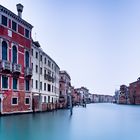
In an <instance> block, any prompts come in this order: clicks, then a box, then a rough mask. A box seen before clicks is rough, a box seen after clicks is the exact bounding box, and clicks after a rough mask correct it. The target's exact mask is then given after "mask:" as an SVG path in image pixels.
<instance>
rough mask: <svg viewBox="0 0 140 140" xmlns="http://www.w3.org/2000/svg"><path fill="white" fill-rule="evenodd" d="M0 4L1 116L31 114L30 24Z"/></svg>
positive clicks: (18, 6)
mask: <svg viewBox="0 0 140 140" xmlns="http://www.w3.org/2000/svg"><path fill="white" fill-rule="evenodd" d="M22 10H23V6H22V5H21V4H17V11H18V15H16V14H14V13H13V12H11V11H10V10H8V9H7V8H5V7H3V6H1V5H0V113H1V114H10V113H21V112H31V111H32V102H31V101H32V95H31V88H30V82H31V80H30V79H31V76H32V69H31V63H30V62H31V61H30V53H31V31H32V27H33V26H32V25H31V24H29V23H28V22H26V21H25V20H23V19H22Z"/></svg>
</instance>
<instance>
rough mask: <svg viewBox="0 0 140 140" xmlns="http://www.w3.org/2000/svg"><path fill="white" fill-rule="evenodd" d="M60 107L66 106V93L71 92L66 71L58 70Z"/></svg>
mask: <svg viewBox="0 0 140 140" xmlns="http://www.w3.org/2000/svg"><path fill="white" fill-rule="evenodd" d="M59 92H60V97H59V102H60V108H66V107H67V106H68V94H69V93H71V78H70V75H69V74H68V73H67V72H66V71H60V72H59Z"/></svg>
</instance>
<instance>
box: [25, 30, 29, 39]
mask: <svg viewBox="0 0 140 140" xmlns="http://www.w3.org/2000/svg"><path fill="white" fill-rule="evenodd" d="M25 37H27V38H29V30H28V29H25Z"/></svg>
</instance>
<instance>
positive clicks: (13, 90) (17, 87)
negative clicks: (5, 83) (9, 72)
mask: <svg viewBox="0 0 140 140" xmlns="http://www.w3.org/2000/svg"><path fill="white" fill-rule="evenodd" d="M13 79H14V77H13V78H12V89H13ZM15 79H17V89H13V91H18V90H19V79H18V78H15Z"/></svg>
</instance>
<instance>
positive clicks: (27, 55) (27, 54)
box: [25, 51, 29, 67]
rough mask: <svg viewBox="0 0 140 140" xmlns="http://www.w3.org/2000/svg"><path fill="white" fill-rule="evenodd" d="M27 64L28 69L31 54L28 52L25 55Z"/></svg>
mask: <svg viewBox="0 0 140 140" xmlns="http://www.w3.org/2000/svg"><path fill="white" fill-rule="evenodd" d="M25 63H26V65H25V66H26V67H29V52H27V51H26V53H25Z"/></svg>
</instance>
